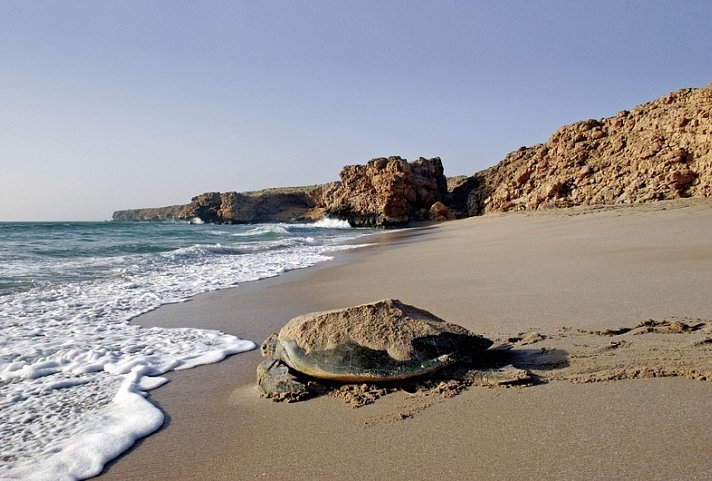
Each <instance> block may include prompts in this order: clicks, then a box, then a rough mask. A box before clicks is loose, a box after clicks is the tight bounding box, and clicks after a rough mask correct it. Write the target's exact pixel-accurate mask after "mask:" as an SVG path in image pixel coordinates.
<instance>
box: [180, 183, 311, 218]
mask: <svg viewBox="0 0 712 481" xmlns="http://www.w3.org/2000/svg"><path fill="white" fill-rule="evenodd" d="M314 188H315V186H311V187H294V188H285V189H267V190H263V191H258V192H247V193H238V192H225V193H222V194H221V193H219V192H207V193H205V194H201V195H198V196H196V197H193V199H192V200H191V202H190V204H188V205H187V206H185V207H184V208H183V209H182V211H181V212H180V214H179V216H178V218H179V219H184V220H192V219H195V218H199V219H200V220H201V221H203V222H210V223H217V224H246V223H257V222H297V221H304V220H314V219H315V218H318V217H319V216H320V214H319V213H316V214H314V213H312V211H313V210H314V209H315V207H316V204H315V201H314V198H313V197H312V194H311V193H312V191H313V190H314Z"/></svg>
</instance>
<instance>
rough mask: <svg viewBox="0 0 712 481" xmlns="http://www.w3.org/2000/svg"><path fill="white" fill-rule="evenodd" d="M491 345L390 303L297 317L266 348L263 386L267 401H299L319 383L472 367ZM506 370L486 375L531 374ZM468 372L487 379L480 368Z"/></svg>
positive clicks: (259, 378)
mask: <svg viewBox="0 0 712 481" xmlns="http://www.w3.org/2000/svg"><path fill="white" fill-rule="evenodd" d="M491 345H492V341H491V340H489V339H487V338H485V337H482V336H479V335H476V334H473V333H472V332H470V331H468V330H467V329H465V328H464V327H462V326H458V325H456V324H451V323H448V322H446V321H444V320H442V319H440V318H438V317H436V316H434V315H433V314H431V313H429V312H427V311H425V310H422V309H419V308H417V307H414V306H410V305H407V304H404V303H402V302H400V301H399V300H397V299H384V300H381V301H377V302H373V303H369V304H363V305H359V306H355V307H349V308H346V309H339V310H333V311H324V312H317V313H312V314H305V315H302V316H298V317H295V318H294V319H292V320H291V321H289V322H288V323H287V324H286V325H285V326H284V327H282V329H281V330H280V331H279V332H277V333H274V334H273V335H272V336H270V337H269V338H268V339H267V340H266V341H265V342H264V343H263V344H262V354H263V355H264V356H267V357H269V358H270V359H269V360H266V361H263V362H262V363H261V364H260V365H259V366H258V368H257V382H258V385H259V386H260V388H261V390H262V392H263V394H264V395H265V396H267V397H271V398H273V399H276V400H286V401H297V400H300V399H303V398H305V397H309V396H310V395H312V394H314V393H317V392H323V390H324V387H323V385H322V384H321V383H320V382H319V380H323V381H327V382H332V381H333V382H340V383H364V382H366V383H378V382H397V381H403V380H407V379H411V378H416V377H422V376H425V375H428V374H431V373H434V372H436V371H439V370H442V369H444V368H447V367H449V366H452V365H454V364H456V363H465V364H470V363H471V362H472V360H473V357H475V356H477V354H478V353H481V352H482V351H484V350H486V349H487V348H489V347H490V346H491ZM500 371H501V370H500ZM500 371H497V370H491V371H488V372H487V373H485V374H484V377H487V376H490V377H492V378H502V377H503V376H504V377H506V379H507V380H509V381H513V380H521V379H522V372H524V371H521V370H515V371H517V373H516V374H513V373H512V372H509V371H507V373H506V374H502V373H501V372H500ZM497 372H500V374H497ZM468 375H469V377H470V378H471V379H483V371H481V370H474V371H472V372H470V373H469V374H468ZM514 378H516V379H514Z"/></svg>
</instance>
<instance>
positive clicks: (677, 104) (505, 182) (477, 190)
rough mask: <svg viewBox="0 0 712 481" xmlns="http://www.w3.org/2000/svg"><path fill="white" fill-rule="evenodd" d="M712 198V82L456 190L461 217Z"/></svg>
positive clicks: (600, 124)
mask: <svg viewBox="0 0 712 481" xmlns="http://www.w3.org/2000/svg"><path fill="white" fill-rule="evenodd" d="M709 196H712V84H710V85H709V86H707V87H705V88H702V89H683V90H679V91H677V92H673V93H671V94H669V95H666V96H664V97H662V98H660V99H657V100H654V101H652V102H648V103H646V104H643V105H639V106H637V107H635V108H634V109H632V110H630V111H622V112H620V113H619V114H618V115H616V116H614V117H609V118H605V119H601V120H586V121H582V122H577V123H574V124H571V125H567V126H565V127H562V128H560V129H559V130H557V131H556V132H555V133H554V134H553V135H552V136H551V138H550V139H549V141H548V142H546V143H545V144H540V145H535V146H533V147H528V148H525V147H522V148H521V149H519V150H517V151H515V152H512V153H510V154H509V155H507V157H506V158H505V159H504V160H503V161H502V162H500V163H499V164H497V165H495V166H494V167H491V168H489V169H486V170H484V171H481V172H478V173H476V174H475V175H474V176H472V177H470V178H469V179H467V180H466V181H465V182H464V183H462V184H461V185H459V186H458V187H456V188H455V189H454V190H453V195H452V202H451V207H454V208H455V209H456V210H458V211H460V212H461V214H463V215H468V216H469V215H479V214H482V213H485V212H491V211H511V210H527V209H542V208H547V207H570V206H577V205H595V204H622V203H642V202H650V201H656V200H662V199H675V198H680V197H709Z"/></svg>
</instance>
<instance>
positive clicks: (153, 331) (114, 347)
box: [0, 225, 353, 480]
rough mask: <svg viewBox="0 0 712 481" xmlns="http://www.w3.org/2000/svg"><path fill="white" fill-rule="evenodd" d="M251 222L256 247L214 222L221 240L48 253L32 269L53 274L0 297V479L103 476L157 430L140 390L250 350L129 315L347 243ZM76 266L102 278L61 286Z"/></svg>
mask: <svg viewBox="0 0 712 481" xmlns="http://www.w3.org/2000/svg"><path fill="white" fill-rule="evenodd" d="M193 227H195V228H202V227H201V226H193ZM205 227H206V228H207V227H208V226H205ZM186 228H191V227H190V226H186ZM252 229H255V231H253V233H252V234H250V235H253V234H254V235H257V234H258V233H259V235H260V236H261V237H260V241H259V242H258V243H255V242H251V243H250V242H240V243H238V244H231V243H228V242H227V239H229V238H231V237H232V234H233V233H232V232H231V231H225V232H222V231H215V230H214V229H213V231H212V233H208V235H211V236H215V235H218V236H222V237H223V238H224V239H225V240H224V241H222V240H221V243H214V244H195V245H190V246H185V247H179V248H175V249H171V250H166V249H153V250H152V251H151V252H150V254H145V253H144V254H128V255H117V256H112V257H110V258H109V257H104V258H98V257H97V258H91V259H84V261H82V260H78V259H71V258H70V259H61V258H60V259H58V260H57V261H56V262H55V261H46V262H48V264H47V265H46V266H45V265H43V264H37V265H36V266H35V267H33V268H32V269H34V270H35V271H37V272H42V271H45V270H47V269H49V270H52V269H54V271H52V272H54V274H53V275H52V277H53V279H54V281H52V282H46V283H45V282H39V283H36V284H35V285H34V287H32V288H30V289H26V290H22V291H20V292H11V293H9V294H5V295H2V296H0V327H1V328H2V333H3V335H2V338H0V413H2V419H1V420H0V479H7V480H75V479H84V478H87V477H91V476H95V475H97V474H99V473H100V472H101V471H102V469H103V466H104V465H105V464H106V463H107V462H108V461H110V460H111V459H113V458H115V457H116V456H118V455H119V454H121V453H122V452H123V451H125V450H126V449H128V448H129V447H131V446H132V445H133V444H134V443H135V441H136V440H137V439H138V438H140V437H143V436H146V435H148V434H150V433H152V432H154V431H155V430H157V429H159V428H160V427H161V425H162V423H163V414H162V413H161V411H160V410H159V409H157V408H156V407H155V406H154V405H153V404H152V403H151V402H149V401H148V400H147V399H146V396H147V391H149V390H151V389H154V388H156V387H158V386H160V385H161V384H162V383H163V382H165V379H164V378H163V377H161V375H162V374H163V373H166V372H168V371H171V370H179V369H187V368H192V367H194V366H197V365H201V364H206V363H213V362H217V361H219V360H221V359H223V358H224V357H225V356H228V355H231V354H236V353H239V352H243V351H246V350H251V349H254V348H255V347H256V345H255V344H254V343H253V342H252V341H248V340H243V339H240V338H238V337H236V336H233V335H229V334H225V333H222V332H218V331H212V330H205V329H194V328H182V329H164V328H143V327H140V326H138V325H134V324H131V323H130V320H131V319H132V318H134V317H136V316H137V315H139V314H141V313H144V312H147V311H150V310H152V309H155V308H157V307H159V306H161V305H163V304H166V303H172V302H181V301H184V300H186V299H188V298H189V297H190V296H193V295H195V294H198V293H201V292H206V291H210V290H215V289H223V288H227V287H231V286H235V285H237V284H239V283H242V282H248V281H252V280H257V279H262V278H265V277H272V276H276V275H278V274H280V273H282V272H285V271H288V270H292V269H298V268H303V267H308V266H311V265H314V264H316V263H318V262H322V261H325V260H328V259H330V258H331V257H330V254H331V253H332V252H335V251H338V250H344V249H349V248H352V247H353V246H350V247H347V246H343V245H340V244H341V241H343V239H344V238H343V237H342V238H339V239H331V240H329V239H327V240H323V239H320V240H318V241H317V240H316V239H315V234H314V233H313V232H312V231H308V232H304V233H302V232H301V230H304V228H301V227H288V226H281V225H278V226H276V227H272V226H270V227H267V228H266V229H265V228H263V227H256V228H252ZM258 229H259V232H257V230H258ZM312 229H313V228H312ZM293 230H294V231H296V232H293ZM243 232H244V229H243ZM247 232H250V231H249V230H248V231H247ZM317 237H318V236H317ZM232 238H234V237H232ZM42 262H45V261H42ZM62 263H64V264H62ZM93 264H95V265H94V266H93V267H91V266H92V265H93ZM22 265H23V264H15V267H14V269H15V270H16V271H20V270H21V269H22V267H21V266H22ZM18 266H19V267H18ZM88 266H89V267H88ZM28 269H29V268H28ZM81 269H94V270H95V271H96V272H99V273H100V274H101V275H100V276H99V274H97V276H99V277H96V276H95V278H90V279H87V280H84V281H76V280H75V279H77V278H81V276H82V275H84V273H82V272H80V273H78V274H72V275H71V276H69V277H68V278H69V281H68V282H57V279H63V276H65V273H66V272H67V270H71V271H72V272H73V271H74V270H81ZM90 277H91V276H90ZM196 324H197V325H199V324H200V319H197V320H196Z"/></svg>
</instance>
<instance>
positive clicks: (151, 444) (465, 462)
mask: <svg viewBox="0 0 712 481" xmlns="http://www.w3.org/2000/svg"><path fill="white" fill-rule="evenodd" d="M378 239H379V243H378V244H377V245H375V246H372V247H365V248H362V249H359V250H357V251H354V252H350V253H346V254H342V255H340V256H339V258H338V259H337V260H335V261H334V262H331V263H328V264H323V265H321V266H318V267H315V268H311V269H307V270H303V271H295V272H290V273H287V274H285V275H282V276H280V277H278V278H274V279H269V280H264V281H259V282H255V283H250V284H245V285H242V286H240V287H238V288H236V289H230V290H225V291H220V292H216V293H209V294H204V295H201V296H197V297H196V298H194V299H192V300H191V301H190V302H186V303H182V304H176V305H169V306H164V307H162V308H160V309H158V310H156V311H153V312H151V313H149V314H146V315H144V316H141V317H140V318H139V319H137V320H136V322H137V323H139V324H141V325H145V326H166V327H180V326H194V327H205V328H211V329H220V330H223V331H225V332H228V333H231V334H236V335H239V336H241V337H244V338H248V339H252V340H255V341H257V342H261V341H262V340H263V339H264V338H266V337H267V336H268V335H269V334H270V333H272V332H273V331H275V330H277V329H278V328H279V327H280V326H281V325H282V324H284V323H285V322H286V321H287V320H289V319H290V318H292V317H294V316H296V315H299V314H303V313H305V312H311V311H316V310H323V309H331V308H339V307H346V306H350V305H355V304H360V303H364V302H369V301H373V300H377V299H381V298H385V297H394V298H399V299H401V300H402V301H403V302H406V303H409V304H413V305H416V306H418V307H421V308H424V309H427V310H429V311H431V312H433V313H434V314H436V315H438V316H440V317H442V318H444V319H446V320H448V321H451V322H455V323H458V324H461V325H463V326H465V327H467V328H469V329H471V330H473V331H475V332H477V333H481V334H484V335H486V336H487V337H490V338H492V339H508V340H509V341H510V342H511V343H513V344H514V345H515V347H514V349H513V350H512V352H513V353H514V356H513V357H512V360H513V361H514V362H517V363H520V364H521V365H526V366H525V367H527V368H529V369H532V370H534V371H535V372H537V373H538V374H540V375H541V376H542V380H543V381H548V382H542V383H541V384H538V385H535V386H530V387H510V388H504V387H491V388H485V387H471V388H469V389H467V390H465V391H464V392H462V393H461V394H459V395H457V396H454V397H445V396H440V395H434V394H431V393H416V394H409V393H407V392H403V391H398V392H395V393H392V394H389V395H387V396H384V397H381V398H380V399H378V400H376V402H374V403H373V404H371V405H368V406H365V407H361V408H358V409H354V408H352V407H351V406H350V405H348V404H346V403H344V402H343V401H341V400H339V399H337V398H334V397H330V396H323V397H320V398H316V399H312V400H309V401H305V402H301V403H295V404H283V403H273V402H271V401H269V400H265V399H261V398H259V396H258V393H257V389H256V386H255V384H254V382H255V368H256V365H257V364H258V363H259V362H260V355H259V352H257V351H253V352H251V353H247V354H240V355H237V356H233V357H231V358H229V359H227V360H225V361H223V362H221V363H218V364H214V365H209V366H203V367H199V368H196V369H193V370H189V371H182V372H178V373H172V374H170V375H169V377H170V379H171V382H170V383H169V384H167V385H165V386H163V387H161V388H159V389H157V390H155V391H153V392H152V393H151V396H150V398H151V400H152V401H153V402H155V403H156V404H157V405H159V406H160V407H161V409H163V410H164V411H165V412H166V415H167V425H166V426H165V427H164V428H163V429H162V430H161V431H159V432H158V433H156V434H154V435H152V436H149V437H148V438H146V439H145V440H143V441H141V442H140V443H139V444H138V445H137V447H136V448H134V449H132V450H131V451H130V452H128V453H127V454H125V455H124V456H122V457H121V458H119V459H118V460H116V461H115V462H113V463H112V464H111V465H109V466H108V467H107V469H106V470H105V472H104V474H103V475H102V476H101V477H99V479H102V480H127V479H142V480H167V479H172V480H173V479H175V480H193V479H211V480H235V479H274V480H281V479H292V480H313V479H345V478H347V477H348V478H358V479H393V480H420V479H423V480H425V479H432V478H436V479H443V478H451V479H518V480H521V479H532V478H535V477H538V478H541V479H567V480H568V479H581V480H584V479H586V480H591V479H619V478H623V477H625V478H628V479H641V480H642V479H646V480H650V479H661V480H663V479H665V480H676V479H680V480H683V479H712V457H710V453H711V452H712V432H711V431H710V429H709V426H712V382H710V380H712V331H711V330H712V324H710V322H709V321H710V320H712V295H711V294H710V289H711V287H712V202H710V201H706V200H705V201H702V200H694V201H692V200H689V201H677V202H664V203H659V204H655V205H648V206H637V207H622V208H613V209H610V208H607V209H585V210H563V211H559V210H557V211H550V212H545V213H535V214H527V215H524V214H511V215H501V216H500V215H498V216H486V217H480V218H472V219H465V220H462V221H454V222H449V223H446V224H441V225H438V226H436V227H428V228H424V229H419V230H415V231H408V232H406V233H396V234H393V233H386V234H384V235H382V236H379V237H378ZM645 323H647V324H645ZM636 326H638V327H637V328H636ZM684 326H688V327H689V329H688V328H685V327H684ZM619 328H624V329H622V330H619ZM610 379H618V380H610ZM705 379H706V380H705ZM591 381H598V382H591Z"/></svg>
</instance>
